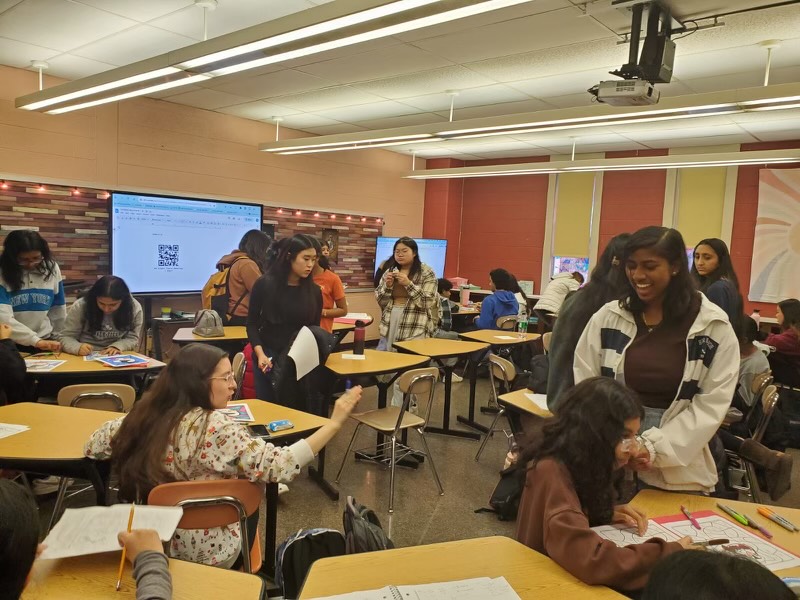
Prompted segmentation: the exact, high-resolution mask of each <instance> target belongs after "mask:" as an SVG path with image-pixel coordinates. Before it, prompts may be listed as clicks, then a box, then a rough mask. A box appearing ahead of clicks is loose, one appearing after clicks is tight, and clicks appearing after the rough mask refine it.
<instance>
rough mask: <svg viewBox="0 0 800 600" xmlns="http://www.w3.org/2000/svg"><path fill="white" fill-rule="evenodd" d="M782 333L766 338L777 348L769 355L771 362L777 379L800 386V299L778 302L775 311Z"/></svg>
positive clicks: (767, 343) (772, 334)
mask: <svg viewBox="0 0 800 600" xmlns="http://www.w3.org/2000/svg"><path fill="white" fill-rule="evenodd" d="M775 319H776V320H777V321H778V327H779V328H780V330H781V331H780V333H771V334H769V335H768V336H767V337H766V338H765V339H764V343H765V344H766V345H767V346H772V347H773V348H775V352H771V353H770V355H769V364H770V365H772V372H773V375H774V376H775V381H777V382H779V383H783V384H786V385H790V386H793V387H798V386H800V300H797V299H795V298H789V299H787V300H782V301H781V302H778V307H777V309H776V311H775Z"/></svg>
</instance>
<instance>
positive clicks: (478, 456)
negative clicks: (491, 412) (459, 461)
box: [475, 408, 506, 462]
mask: <svg viewBox="0 0 800 600" xmlns="http://www.w3.org/2000/svg"><path fill="white" fill-rule="evenodd" d="M504 414H506V411H505V409H503V408H501V409H500V412H498V413H497V414H496V415H495V416H494V420H493V421H492V424H491V425H490V426H489V430H488V431H487V432H486V435H485V436H484V438H483V441H482V442H481V447H480V448H478V453H477V454H476V455H475V462H478V461H480V459H481V454H483V449H484V448H486V443H487V442H488V441H489V438H490V437H492V436H493V435H494V432H495V429H494V426H495V425H497V421H498V419H499V418H500V417H502V416H503V415H504Z"/></svg>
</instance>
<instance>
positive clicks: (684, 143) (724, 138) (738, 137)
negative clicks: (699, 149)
mask: <svg viewBox="0 0 800 600" xmlns="http://www.w3.org/2000/svg"><path fill="white" fill-rule="evenodd" d="M757 141H758V140H757V139H756V138H754V137H753V136H752V135H750V134H747V133H745V132H742V133H738V134H731V135H719V136H704V137H683V138H680V139H675V138H672V139H653V140H648V141H646V142H643V143H645V144H646V145H647V146H648V147H649V148H673V147H689V146H718V145H723V144H747V143H752V142H757Z"/></svg>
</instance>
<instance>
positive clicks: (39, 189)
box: [0, 179, 111, 200]
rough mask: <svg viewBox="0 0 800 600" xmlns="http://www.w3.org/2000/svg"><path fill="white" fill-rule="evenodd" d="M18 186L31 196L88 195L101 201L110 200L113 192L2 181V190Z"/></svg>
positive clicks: (0, 185)
mask: <svg viewBox="0 0 800 600" xmlns="http://www.w3.org/2000/svg"><path fill="white" fill-rule="evenodd" d="M12 184H13V185H18V186H22V187H24V189H25V191H26V192H28V193H29V194H50V195H51V196H78V197H79V196H82V195H85V194H86V193H88V194H89V195H91V196H97V198H98V199H100V200H108V199H109V198H110V197H111V192H105V191H103V192H94V191H92V192H87V191H81V189H80V188H77V187H73V188H61V187H48V186H46V185H44V184H43V183H38V184H36V185H31V184H29V183H24V182H12V183H9V182H8V181H6V180H5V179H0V190H8V189H11V186H12Z"/></svg>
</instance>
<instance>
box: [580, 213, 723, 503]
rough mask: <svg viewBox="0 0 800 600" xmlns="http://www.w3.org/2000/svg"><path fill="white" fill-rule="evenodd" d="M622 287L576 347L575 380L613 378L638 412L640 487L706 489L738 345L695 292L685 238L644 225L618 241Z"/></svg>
mask: <svg viewBox="0 0 800 600" xmlns="http://www.w3.org/2000/svg"><path fill="white" fill-rule="evenodd" d="M622 262H623V265H624V266H625V272H626V274H627V276H628V289H627V290H626V292H625V293H624V295H623V297H622V299H621V300H618V301H617V300H615V301H612V302H609V303H607V304H606V305H605V306H603V307H602V308H601V309H600V310H599V311H598V312H597V313H596V314H595V315H594V316H593V317H592V318H591V320H590V321H589V324H588V325H587V326H586V329H585V330H584V332H583V334H582V335H581V338H580V340H579V341H578V346H577V348H576V350H575V359H574V367H573V368H574V373H575V381H576V382H579V381H583V380H584V379H588V378H589V377H594V376H596V375H604V376H607V377H613V378H614V379H616V380H617V381H620V382H623V383H624V384H625V385H626V386H628V387H629V388H630V389H632V390H633V391H634V392H636V393H637V394H638V395H639V398H640V400H641V401H642V404H643V405H644V407H645V418H644V420H643V422H642V438H643V441H644V444H643V447H642V449H641V451H640V453H639V456H637V458H636V460H635V466H636V467H637V468H638V469H639V484H640V485H641V486H642V487H644V486H650V487H656V488H660V489H663V490H673V491H678V490H680V491H687V492H712V491H714V489H715V486H716V484H717V480H718V476H717V466H716V464H715V461H714V457H713V455H712V453H711V449H710V448H709V443H710V442H712V439H714V440H715V442H714V445H715V446H716V447H718V450H719V454H722V444H721V443H720V442H719V440H718V439H717V438H715V434H716V432H717V429H719V426H720V424H721V423H722V420H723V419H724V418H725V415H726V413H727V412H728V408H729V407H730V405H731V401H732V400H733V393H734V390H735V389H736V383H737V379H738V373H739V342H738V340H737V338H736V334H735V333H734V331H733V328H732V327H731V324H730V323H729V321H728V316H727V315H726V314H725V312H724V311H723V310H722V309H721V308H720V307H718V306H717V305H716V304H714V303H712V302H711V301H709V300H708V298H706V297H705V296H704V295H703V294H701V293H700V292H698V291H697V289H696V287H695V285H694V282H693V281H692V278H691V275H690V274H689V265H688V263H687V260H686V245H685V244H684V241H683V236H681V234H680V232H678V231H677V230H675V229H669V228H667V227H655V226H653V227H645V228H643V229H640V230H639V231H637V232H635V233H633V234H632V235H631V237H630V238H629V239H628V242H627V243H626V244H625V250H624V253H623V261H622Z"/></svg>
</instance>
